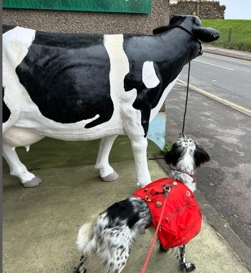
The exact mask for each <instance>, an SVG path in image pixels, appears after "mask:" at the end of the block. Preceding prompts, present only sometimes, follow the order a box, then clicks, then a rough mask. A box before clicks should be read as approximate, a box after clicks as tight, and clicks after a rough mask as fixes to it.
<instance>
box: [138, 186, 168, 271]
mask: <svg viewBox="0 0 251 273" xmlns="http://www.w3.org/2000/svg"><path fill="white" fill-rule="evenodd" d="M170 190H171V187H170V186H169V185H168V184H167V185H165V186H164V191H165V199H164V203H163V206H162V211H161V214H160V218H159V222H158V226H157V228H156V230H155V233H154V236H153V239H152V242H151V245H150V249H149V250H148V253H147V256H146V259H145V262H144V264H143V266H142V269H141V271H140V273H144V272H145V271H146V267H147V265H148V262H149V260H150V257H151V254H152V251H153V248H154V245H155V242H156V240H157V234H158V231H159V228H160V223H161V219H162V217H163V213H164V209H165V205H166V200H167V196H168V193H169V192H170Z"/></svg>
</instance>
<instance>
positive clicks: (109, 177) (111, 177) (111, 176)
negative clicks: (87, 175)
mask: <svg viewBox="0 0 251 273" xmlns="http://www.w3.org/2000/svg"><path fill="white" fill-rule="evenodd" d="M100 178H101V179H102V180H103V181H104V182H112V181H115V180H117V179H118V178H119V175H118V174H117V173H116V172H115V171H113V173H111V174H109V175H107V176H104V177H102V176H101V177H100Z"/></svg>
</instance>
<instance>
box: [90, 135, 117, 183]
mask: <svg viewBox="0 0 251 273" xmlns="http://www.w3.org/2000/svg"><path fill="white" fill-rule="evenodd" d="M116 138H117V135H113V136H108V137H104V138H102V139H101V142H100V145H99V151H98V156H97V161H96V165H95V168H96V169H99V171H100V178H101V179H102V180H103V181H105V182H110V181H115V180H117V179H118V178H119V175H118V174H117V173H116V172H115V171H114V169H113V168H112V167H111V166H110V164H109V155H110V151H111V149H112V145H113V143H114V141H115V139H116Z"/></svg>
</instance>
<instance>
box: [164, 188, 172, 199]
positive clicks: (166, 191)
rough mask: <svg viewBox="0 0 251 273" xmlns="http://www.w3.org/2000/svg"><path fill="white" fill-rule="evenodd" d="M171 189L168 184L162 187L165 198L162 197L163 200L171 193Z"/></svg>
mask: <svg viewBox="0 0 251 273" xmlns="http://www.w3.org/2000/svg"><path fill="white" fill-rule="evenodd" d="M171 189H172V187H171V186H170V185H169V184H165V185H164V186H163V190H164V192H165V196H164V198H165V199H166V198H167V196H168V193H169V192H170V191H171Z"/></svg>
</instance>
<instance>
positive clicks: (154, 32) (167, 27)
mask: <svg viewBox="0 0 251 273" xmlns="http://www.w3.org/2000/svg"><path fill="white" fill-rule="evenodd" d="M168 29H170V27H169V26H163V27H157V28H155V29H154V30H153V34H159V33H162V32H165V31H167V30H168Z"/></svg>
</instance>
